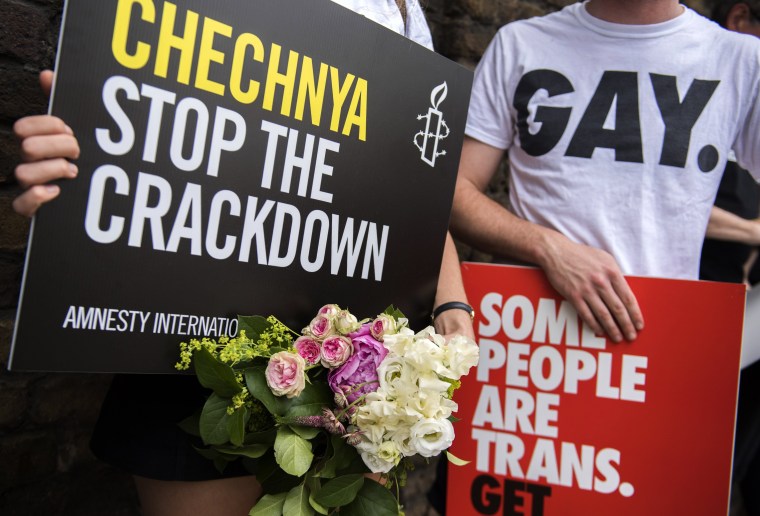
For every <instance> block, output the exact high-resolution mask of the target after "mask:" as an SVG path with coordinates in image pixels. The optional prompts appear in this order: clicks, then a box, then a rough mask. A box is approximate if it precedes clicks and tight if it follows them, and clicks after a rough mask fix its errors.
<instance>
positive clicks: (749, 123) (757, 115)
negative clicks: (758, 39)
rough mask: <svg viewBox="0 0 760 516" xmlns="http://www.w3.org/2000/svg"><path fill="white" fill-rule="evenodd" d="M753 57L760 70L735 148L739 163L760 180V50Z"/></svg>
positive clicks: (756, 66)
mask: <svg viewBox="0 0 760 516" xmlns="http://www.w3.org/2000/svg"><path fill="white" fill-rule="evenodd" d="M753 58H754V59H755V60H756V61H757V64H756V65H755V66H754V67H752V68H751V69H753V70H756V71H758V72H757V75H758V76H756V77H755V80H754V81H753V86H752V88H751V89H750V91H751V92H752V96H751V98H750V99H749V102H748V103H747V105H748V106H749V107H748V110H747V114H746V116H745V118H744V124H743V125H742V126H741V127H740V128H739V133H738V135H737V137H736V141H735V142H734V146H733V149H734V152H735V153H736V161H737V163H739V165H741V167H742V168H745V169H747V170H748V171H749V172H750V174H752V176H753V177H754V178H755V181H758V182H760V51H758V52H756V54H755V55H754V56H753ZM748 68H749V67H748Z"/></svg>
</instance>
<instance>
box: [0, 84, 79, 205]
mask: <svg viewBox="0 0 760 516" xmlns="http://www.w3.org/2000/svg"><path fill="white" fill-rule="evenodd" d="M52 84H53V72H51V71H50V70H45V71H43V72H41V73H40V85H41V86H42V89H43V90H44V91H45V94H50V88H51V86H52ZM13 132H14V133H15V134H16V137H18V138H19V140H21V159H22V160H23V163H22V164H20V165H18V166H17V167H16V179H17V180H18V182H19V183H20V184H21V186H23V187H24V188H25V189H26V191H25V192H24V193H22V194H21V195H19V196H18V197H17V198H16V199H15V200H14V201H13V209H14V210H16V212H18V213H19V214H21V215H24V216H26V217H31V216H32V215H34V214H35V213H36V211H37V209H38V208H39V207H40V206H41V205H42V204H44V203H46V202H48V201H51V200H52V199H55V198H56V197H57V196H58V194H59V193H60V189H59V188H58V186H56V185H52V184H51V185H46V183H50V182H51V181H54V180H56V179H71V178H74V177H76V176H77V166H76V165H74V164H73V163H71V162H69V161H68V159H76V158H78V157H79V143H78V142H77V139H76V137H75V136H74V132H73V131H72V130H71V128H70V127H69V126H68V125H66V123H65V122H64V121H63V120H61V119H60V118H58V117H54V116H50V115H38V116H28V117H24V118H21V119H20V120H18V121H17V122H16V123H15V124H14V125H13Z"/></svg>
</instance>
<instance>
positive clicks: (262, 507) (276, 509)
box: [248, 493, 288, 516]
mask: <svg viewBox="0 0 760 516" xmlns="http://www.w3.org/2000/svg"><path fill="white" fill-rule="evenodd" d="M287 496H288V494H287V493H278V494H274V495H272V494H266V495H264V496H262V497H261V500H259V501H258V502H256V505H254V506H253V509H251V512H249V513H248V516H281V515H282V514H283V512H282V506H283V505H285V497H287Z"/></svg>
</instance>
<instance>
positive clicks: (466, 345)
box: [445, 335, 480, 380]
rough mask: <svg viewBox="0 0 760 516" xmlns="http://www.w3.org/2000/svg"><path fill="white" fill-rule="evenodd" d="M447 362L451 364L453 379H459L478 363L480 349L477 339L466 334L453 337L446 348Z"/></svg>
mask: <svg viewBox="0 0 760 516" xmlns="http://www.w3.org/2000/svg"><path fill="white" fill-rule="evenodd" d="M445 351H446V352H445V355H446V359H445V360H446V363H448V365H449V369H450V370H451V372H452V374H453V376H449V377H448V378H451V379H452V380H459V378H461V377H462V376H464V375H466V374H467V373H468V371H469V370H470V368H471V367H474V366H476V365H478V357H479V356H480V349H479V348H478V346H477V344H475V341H474V340H472V339H469V338H467V337H465V336H464V335H456V336H454V337H452V338H451V340H450V341H449V343H448V344H447V345H446V350H445Z"/></svg>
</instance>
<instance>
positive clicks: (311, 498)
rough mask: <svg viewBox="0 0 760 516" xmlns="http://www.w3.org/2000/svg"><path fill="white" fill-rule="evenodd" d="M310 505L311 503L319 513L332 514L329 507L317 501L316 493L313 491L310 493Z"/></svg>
mask: <svg viewBox="0 0 760 516" xmlns="http://www.w3.org/2000/svg"><path fill="white" fill-rule="evenodd" d="M309 505H311V508H312V509H314V510H315V511H316V512H318V513H319V514H324V515H325V516H327V515H328V514H330V512H329V511H328V510H327V508H325V507H322V506H321V505H319V504H318V503H317V502H315V501H314V495H313V494H311V493H309Z"/></svg>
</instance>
